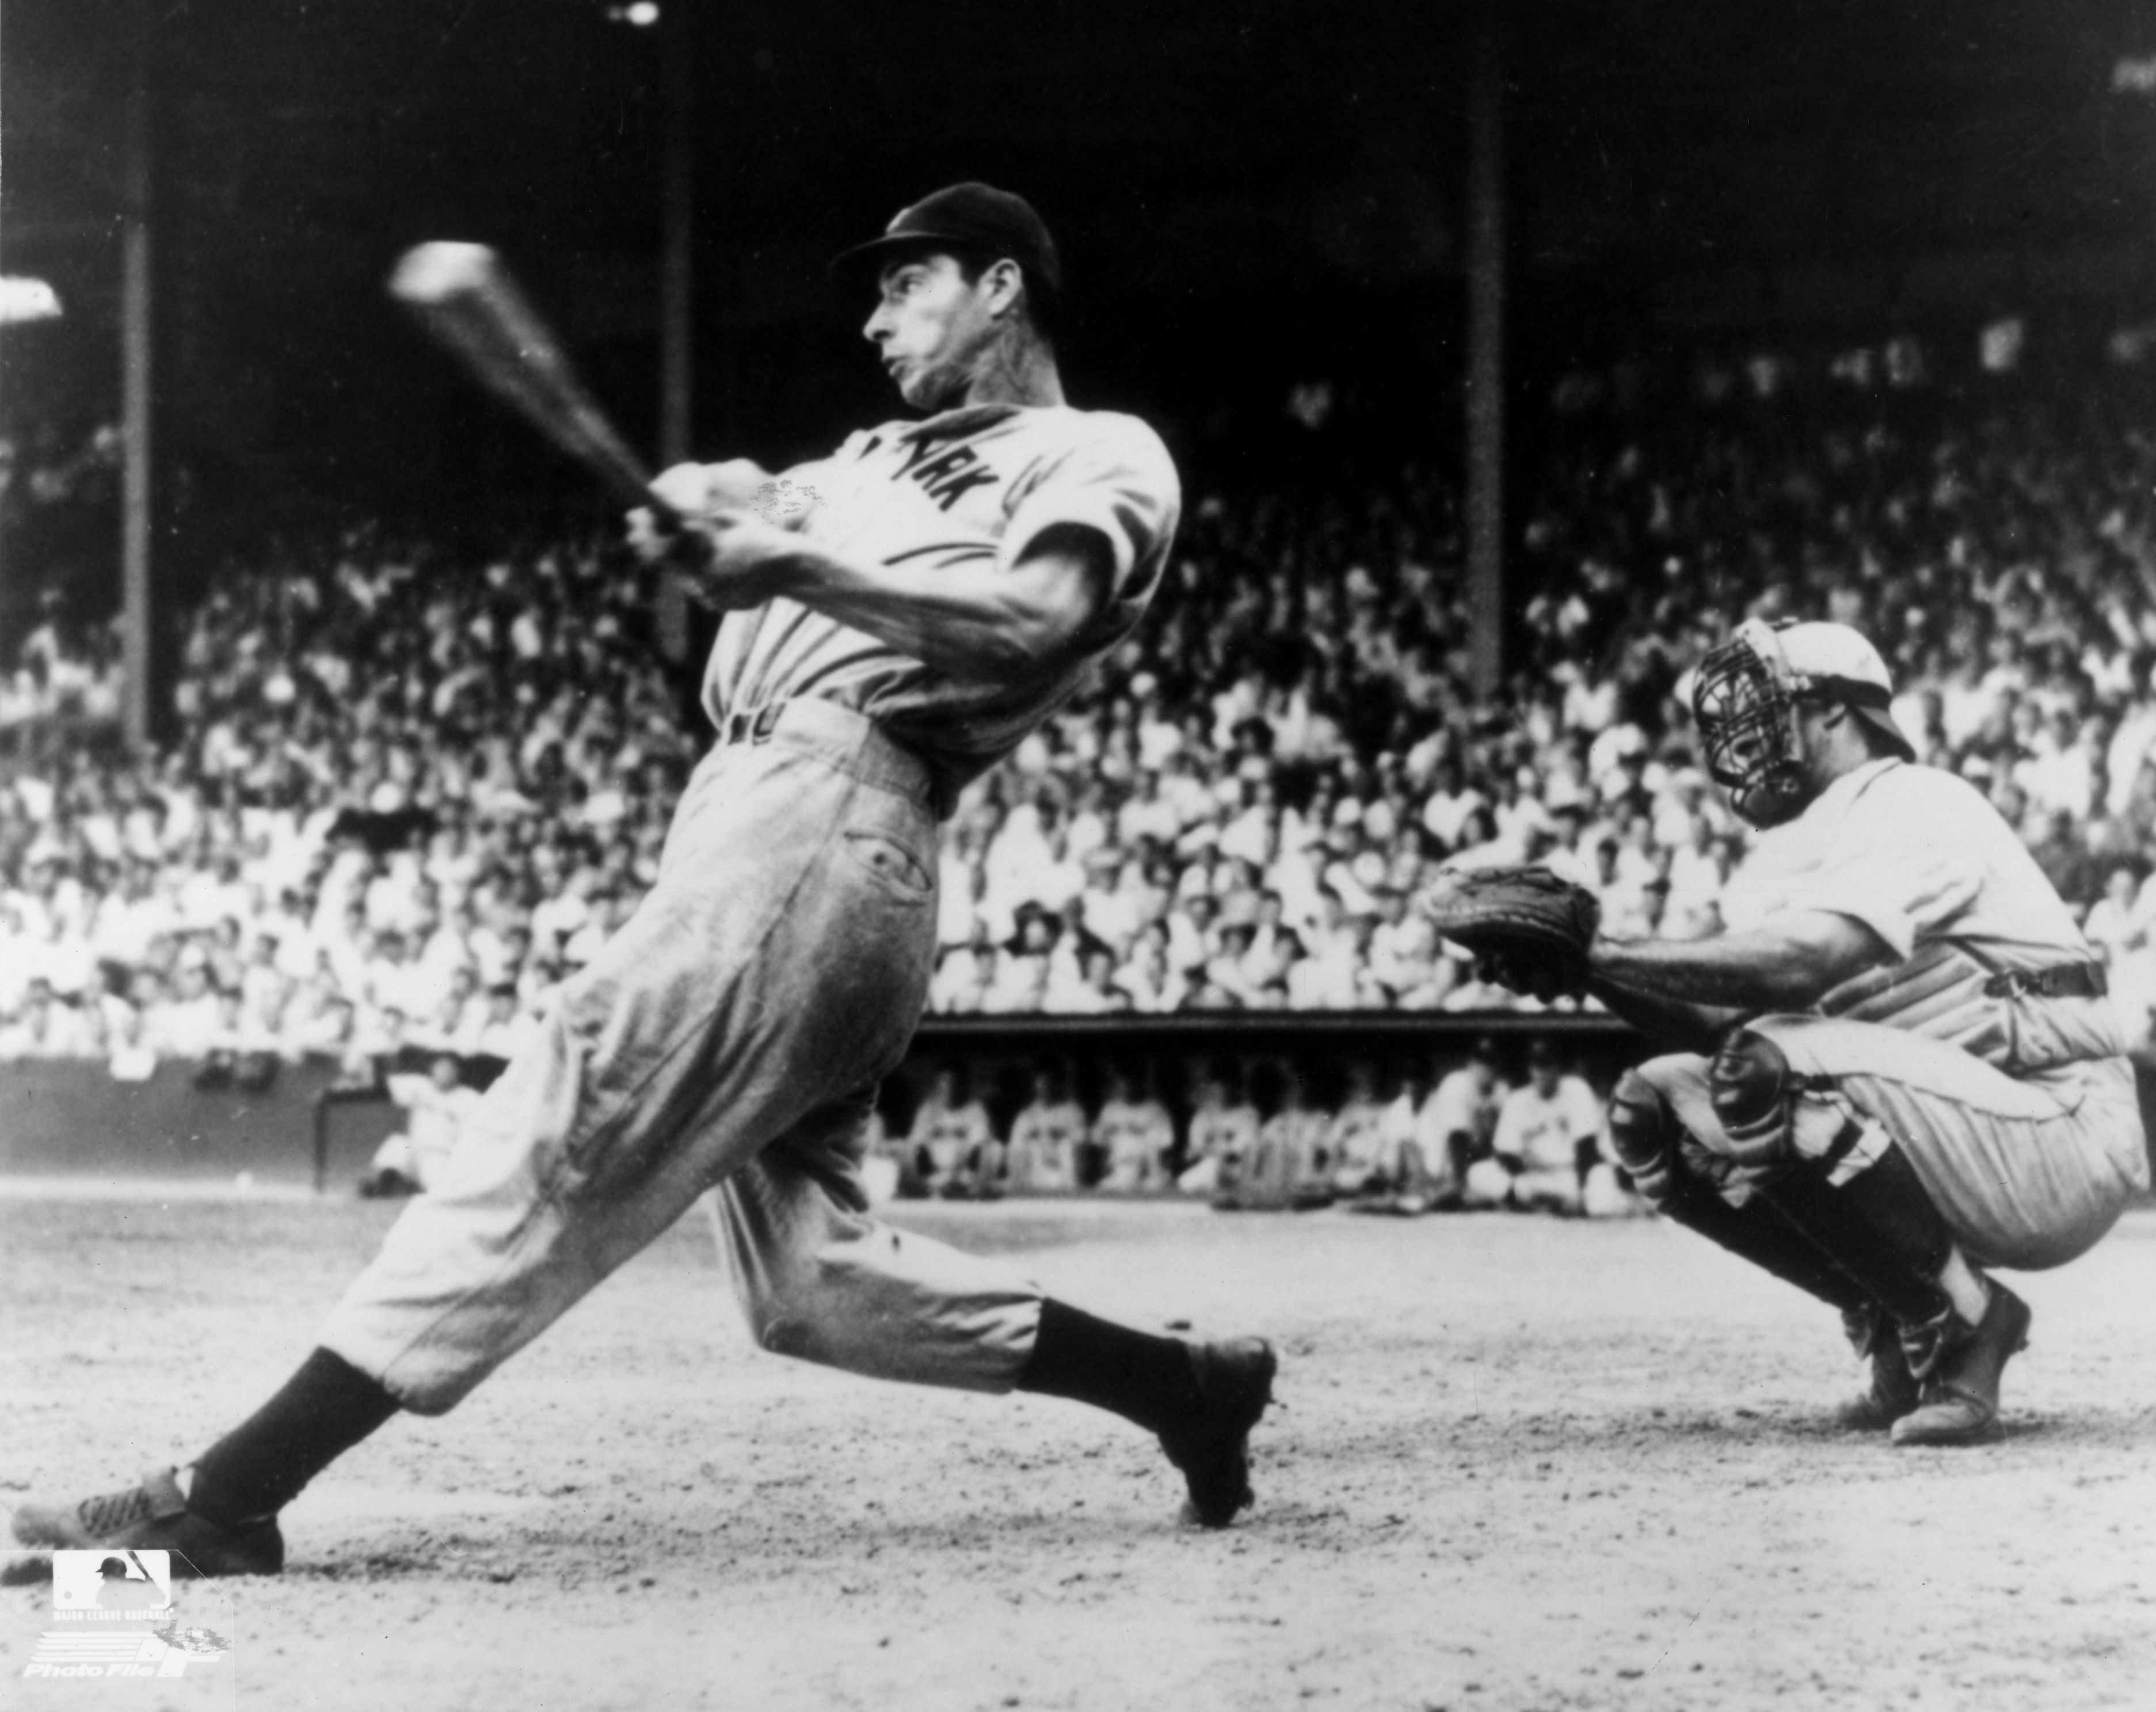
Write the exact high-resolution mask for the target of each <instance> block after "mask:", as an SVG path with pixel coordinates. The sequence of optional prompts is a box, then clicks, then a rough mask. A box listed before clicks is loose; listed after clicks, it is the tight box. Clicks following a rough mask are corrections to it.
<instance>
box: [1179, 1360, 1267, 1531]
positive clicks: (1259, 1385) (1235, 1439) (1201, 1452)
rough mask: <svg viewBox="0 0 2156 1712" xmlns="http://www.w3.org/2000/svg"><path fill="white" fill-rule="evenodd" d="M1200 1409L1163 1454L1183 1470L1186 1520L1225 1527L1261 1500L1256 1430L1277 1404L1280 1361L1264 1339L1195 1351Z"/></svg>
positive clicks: (1192, 1362) (1193, 1366)
mask: <svg viewBox="0 0 2156 1712" xmlns="http://www.w3.org/2000/svg"><path fill="white" fill-rule="evenodd" d="M1189 1347H1190V1372H1191V1377H1192V1378H1193V1380H1195V1381H1196V1383H1197V1388H1198V1405H1197V1407H1196V1409H1195V1410H1194V1411H1193V1417H1192V1419H1191V1420H1190V1421H1189V1422H1188V1423H1187V1424H1186V1425H1184V1426H1183V1427H1178V1428H1177V1429H1176V1430H1174V1431H1173V1432H1163V1434H1161V1436H1160V1447H1161V1448H1162V1449H1163V1451H1165V1452H1168V1461H1169V1462H1171V1463H1174V1464H1175V1466H1176V1467H1177V1468H1180V1469H1181V1470H1182V1471H1183V1483H1184V1485H1185V1486H1186V1487H1187V1488H1188V1491H1189V1497H1188V1499H1185V1501H1184V1503H1183V1520H1184V1521H1186V1522H1191V1523H1194V1524H1197V1525H1198V1526H1199V1527H1201V1528H1224V1527H1226V1526H1227V1525H1228V1524H1229V1523H1231V1522H1233V1521H1234V1520H1235V1515H1236V1513H1237V1512H1238V1511H1239V1510H1242V1509H1247V1508H1248V1507H1249V1506H1250V1504H1252V1503H1253V1502H1254V1501H1255V1499H1254V1494H1252V1493H1251V1491H1250V1429H1251V1428H1252V1427H1255V1426H1256V1425H1257V1424H1258V1417H1259V1416H1261V1415H1263V1414H1264V1413H1265V1406H1266V1405H1267V1404H1269V1403H1270V1402H1271V1401H1272V1400H1273V1375H1275V1374H1276V1373H1277V1372H1278V1371H1279V1370H1280V1358H1279V1357H1278V1356H1277V1355H1274V1353H1273V1346H1272V1345H1271V1344H1269V1343H1267V1342H1266V1341H1265V1339H1263V1338H1235V1339H1229V1340H1228V1341H1227V1342H1224V1343H1218V1344H1191V1345H1190V1346H1189Z"/></svg>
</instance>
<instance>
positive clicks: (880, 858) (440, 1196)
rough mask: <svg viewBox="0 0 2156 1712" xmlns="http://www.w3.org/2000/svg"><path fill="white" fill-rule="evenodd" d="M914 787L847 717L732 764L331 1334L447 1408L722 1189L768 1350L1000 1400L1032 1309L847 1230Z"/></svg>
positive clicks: (893, 1007) (915, 1001) (402, 1387)
mask: <svg viewBox="0 0 2156 1712" xmlns="http://www.w3.org/2000/svg"><path fill="white" fill-rule="evenodd" d="M935 875H936V821H935V815H934V813H933V811H932V806H931V794H930V784H929V780H928V776H927V771H926V769H924V768H923V767H922V766H921V763H920V762H919V761H918V760H917V759H916V758H914V757H912V756H911V755H910V754H908V753H906V751H905V750H904V749H902V748H900V747H898V746H897V745H896V744H895V743H891V741H890V740H889V739H888V738H885V737H884V736H883V735H882V734H881V733H880V732H879V731H877V729H876V728H875V726H874V725H872V724H871V723H870V722H869V721H867V720H866V719H864V718H862V717H860V716H859V715H857V714H855V713H852V712H849V711H848V710H846V709H844V708H841V707H838V706H836V705H835V704H833V703H829V702H815V701H808V702H791V703H788V705H787V706H786V707H784V708H783V709H782V710H780V712H779V715H778V718H777V720H776V722H775V723H773V725H772V727H771V728H770V729H769V731H768V733H767V734H766V735H764V736H762V737H761V738H758V739H757V740H755V741H748V742H736V743H725V744H721V746H720V747H718V748H715V749H713V750H712V751H711V753H710V754H709V755H708V756H706V758H705V759H704V761H703V763H702V764H701V766H699V767H698V768H697V769H696V774H695V776H694V778H693V779H691V781H690V786H689V789H688V791H687V793H686V794H685V795H684V796H683V798H682V799H681V802H680V806H679V808H678V809H677V810H675V817H674V824H673V825H672V827H671V829H670V831H669V834H668V837H667V843H666V852H665V858H664V860H663V861H662V863H661V867H660V877H659V880H658V883H657V884H656V885H655V886H654V887H653V889H652V891H651V892H650V893H649V896H647V897H645V898H644V902H643V903H642V904H641V905H640V906H639V908H638V909H637V912H636V913H635V915H634V917H633V918H631V919H630V920H629V923H627V924H626V925H625V926H624V927H623V928H622V929H621V930H620V932H619V933H616V934H615V935H614V937H613V938H612V939H611V940H609V941H608V943H607V944H606V946H605V947H604V948H603V949H602V950H601V951H600V953H599V954H598V957H597V958H595V959H593V961H592V962H591V963H590V964H588V965H587V966H586V967H585V968H584V969H583V971H582V972H581V973H580V974H577V975H576V976H575V977H574V978H573V979H572V980H570V981H569V982H568V983H567V985H565V986H564V987H563V988H562V992H561V995H560V996H559V998H558V1000H557V1002H556V1004H555V1005H554V1008H553V1010H552V1014H551V1015H550V1016H549V1017H548V1019H547V1023H546V1025H545V1026H544V1028H543V1029H542V1031H541V1032H540V1034H539V1036H538V1038H537V1039H536V1041H534V1042H533V1043H532V1044H531V1046H529V1047H528V1048H527V1049H526V1051H523V1052H522V1053H521V1054H519V1055H518V1057H516V1059H514V1060H513V1061H512V1062H511V1064H510V1066H509V1067H508V1069H507V1070H506V1071H505V1072H503V1074H502V1076H501V1078H500V1081H498V1082H496V1083H495V1085H494V1087H492V1088H491V1089H490V1090H489V1091H488V1092H487V1094H486V1097H485V1099H484V1100H483V1101H482V1102H481V1103H480V1105H479V1107H478V1108H476V1109H475V1112H474V1113H473V1114H472V1116H471V1118H470V1122H469V1124H468V1126H467V1128H466V1131H465V1135H464V1137H463V1138H462V1139H461V1140H460V1141H459V1144H458V1147H457V1149H456V1150H455V1152H454V1154H452V1155H451V1156H450V1158H449V1160H448V1161H447V1162H446V1163H445V1164H444V1169H443V1170H442V1173H441V1175H440V1179H439V1181H438V1182H436V1183H434V1184H432V1185H429V1189H428V1191H427V1193H426V1194H424V1195H421V1196H420V1197H419V1198H418V1200H414V1201H413V1203H412V1205H411V1206H409V1207H408V1208H407V1209H406V1211H405V1212H404V1214H403V1217H401V1218H400V1219H399V1220H398V1221H397V1223H396V1224H395V1225H394V1226H393V1227H392V1228H391V1230H390V1231H389V1233H388V1237H387V1238H386V1239H385V1240H384V1242H383V1243H382V1252H381V1253H380V1254H379V1255H377V1257H376V1258H375V1260H374V1261H373V1262H372V1264H371V1265H369V1266H368V1267H367V1269H366V1270H365V1271H364V1272H362V1273H361V1274H360V1275H359V1277H358V1278H357V1279H356V1280H354V1281H353V1283H352V1286H351V1288H349V1289H347V1290H346V1293H345V1295H344V1298H343V1300H342V1301H341V1302H340V1303H338V1304H337V1306H336V1308H335V1309H333V1310H332V1311H331V1314H330V1317H329V1321H328V1324H326V1326H325V1327H324V1329H323V1331H322V1334H321V1342H322V1343H323V1344H324V1345H326V1347H327V1348H329V1349H331V1350H334V1351H335V1352H336V1354H338V1355H341V1356H343V1357H344V1358H345V1360H347V1361H350V1362H351V1363H352V1365H354V1366H356V1367H357V1368H359V1369H360V1370H362V1372H365V1373H368V1374H371V1375H373V1376H374V1377H375V1378H377V1380H380V1381H381V1382H382V1385H383V1386H385V1387H386V1388H387V1389H388V1391H389V1392H390V1393H391V1395H393V1396H395V1397H396V1398H397V1400H398V1401H399V1402H401V1403H402V1404H403V1405H404V1406H406V1407H407V1408H408V1409H411V1410H413V1411H415V1412H418V1413H420V1414H434V1413H439V1412H440V1411H443V1410H445V1409H448V1408H449V1407H450V1406H453V1405H454V1404H455V1403H456V1402H457V1401H459V1399H460V1398H461V1397H463V1396H464V1395H465V1393H466V1392H467V1391H470V1390H471V1388H472V1387H473V1386H475V1385H477V1384H478V1383H479V1382H480V1380H482V1379H484V1378H485V1376H486V1375H488V1374H489V1373H490V1372H492V1371H493V1370H494V1369H495V1367H496V1366H497V1365H500V1363H501V1362H502V1361H504V1360H506V1359H507V1358H508V1357H509V1356H510V1355H512V1354H514V1353H515V1352H516V1350H519V1349H521V1347H522V1346H523V1345H524V1344H526V1343H529V1342H530V1341H531V1339H533V1338H535V1337H536V1336H537V1335H538V1334H540V1333H541V1332H542V1331H544V1330H545V1329H547V1327H548V1326H549V1325H551V1324H553V1322H554V1321H555V1320H556V1319H557V1318H559V1317H560V1316H561V1315H562V1314H563V1313H564V1312H566V1311H567V1309H568V1308H570V1307H571V1306H572V1304H573V1303H575V1302H577V1300H578V1298H581V1297H582V1296H583V1294H584V1293H586V1292H587V1291H588V1290H589V1289H591V1288H592V1287H593V1285H595V1284H597V1283H598V1282H599V1280H600V1279H602V1278H605V1277H606V1276H607V1274H608V1273H609V1272H612V1271H613V1269H614V1268H615V1267H618V1266H619V1265H621V1263H622V1262H624V1261H625V1260H627V1259H628V1258H629V1257H630V1256H631V1255H633V1254H634V1253H635V1252H637V1251H638V1250H639V1249H640V1248H642V1247H644V1245H645V1244H647V1243H649V1242H651V1241H652V1239H653V1238H654V1237H655V1236H659V1235H660V1233H661V1232H662V1231H665V1230H666V1228H667V1227H668V1226H670V1225H672V1224H673V1223H674V1221H675V1220H676V1219H678V1218H679V1217H680V1216H681V1214H682V1213H683V1212H684V1211H686V1209H687V1208H688V1207H689V1206H690V1203H691V1202H693V1201H694V1200H696V1198H697V1197H698V1196H699V1195H704V1194H706V1192H707V1191H709V1192H710V1194H711V1213H712V1219H713V1223H714V1225H715V1226H716V1230H717V1231H718V1235H719V1239H720V1244H721V1247H722V1248H723V1249H724V1251H725V1253H726V1260H727V1262H728V1266H729V1269H730V1271H731V1273H732V1277H733V1281H734V1283H735V1285H736V1287H737V1290H738V1292H739V1294H740V1297H741V1299H742V1304H743V1306H744V1308H745V1309H746V1310H747V1315H748V1319H749V1322H750V1325H751V1327H752V1329H753V1331H754V1332H755V1334H756V1335H757V1338H758V1339H759V1340H760V1341H761V1342H762V1344H763V1345H764V1346H765V1347H766V1348H767V1349H770V1350H778V1351H781V1352H783V1353H784V1354H787V1355H798V1356H802V1357H804V1358H806V1359H808V1360H814V1361H821V1362H825V1363H828V1364H829V1365H833V1366H837V1367H844V1368H849V1369H851V1370H854V1371H855V1372H858V1373H866V1374H872V1375H877V1376H880V1377H883V1378H887V1379H903V1380H916V1381H918V1382H921V1383H925V1384H931V1385H944V1386H962V1387H965V1388H968V1389H973V1390H978V1391H1003V1390H1008V1389H1009V1387H1010V1386H1011V1385H1012V1383H1013V1382H1014V1380H1015V1379H1016V1377H1017V1375H1018V1373H1019V1369H1020V1368H1021V1367H1022V1366H1023V1365H1024V1363H1025V1360H1026V1359H1027V1357H1028V1356H1029V1355H1030V1353H1031V1351H1032V1348H1033V1339H1034V1331H1035V1329H1036V1327H1037V1325H1038V1324H1039V1308H1040V1293H1039V1290H1038V1289H1037V1288H1035V1287H1034V1285H1033V1284H1031V1283H1029V1282H1028V1281H1027V1280H1026V1279H1025V1278H1024V1277H1023V1276H1021V1275H1020V1274H1019V1273H1018V1272H1015V1271H1014V1270H1012V1269H1011V1268H1009V1267H1007V1266H1004V1265H1003V1264H1001V1263H998V1262H988V1261H984V1260H978V1259H975V1258H973V1257H971V1256H968V1255H962V1254H960V1253H958V1252H956V1251H954V1250H952V1249H950V1248H947V1247H944V1246H942V1244H940V1243H936V1242H928V1241H927V1240H925V1239H923V1238H921V1237H919V1236H912V1235H911V1234H908V1233H902V1232H900V1231H894V1230H892V1229H891V1228H890V1227H889V1226H884V1225H881V1224H879V1223H877V1222H876V1221H874V1220H872V1219H870V1218H869V1217H867V1216H865V1207H866V1205H867V1200H866V1197H865V1195H863V1193H862V1191H861V1186H860V1180H859V1176H858V1171H857V1167H858V1165H859V1163H860V1161H859V1154H858V1152H857V1143H856V1134H857V1130H858V1127H859V1123H860V1118H862V1116H863V1115H864V1114H865V1112H866V1109H867V1107H868V1103H869V1102H870V1099H871V1098H873V1096H874V1092H875V1085H876V1082H877V1081H878V1080H879V1079H880V1077H882V1076H883V1075H884V1074H885V1072H888V1071H889V1070H890V1069H891V1067H893V1066H894V1065H896V1062H898V1060H899V1058H900V1057H901V1055H902V1054H903V1053H904V1051H905V1049H906V1041H908V1039H909V1038H910V1037H911V1034H912V1032H913V1027H914V1024H915V1022H916V1020H917V1019H918V1017H919V1016H920V1014H921V1004H922V1001H923V999H924V997H925V996H926V994H927V985H928V976H929V971H930V965H931V962H932V958H933V955H934V950H935V924H936V879H935Z"/></svg>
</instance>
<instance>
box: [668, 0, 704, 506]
mask: <svg viewBox="0 0 2156 1712" xmlns="http://www.w3.org/2000/svg"><path fill="white" fill-rule="evenodd" d="M695 13H696V0H665V5H664V7H663V8H662V9H661V11H660V43H659V47H660V59H662V60H663V61H664V64H665V80H666V167H665V173H666V179H665V235H664V237H663V239H661V242H660V262H659V364H660V411H659V449H660V462H661V463H662V464H679V463H680V462H682V461H684V460H685V459H687V458H688V457H689V456H690V448H691V447H692V446H693V445H694V444H695V441H696V432H695V419H694V407H693V402H692V398H693V394H692V392H691V388H690V371H691V365H692V363H693V361H694V355H695V353H694V339H695V333H696V305H695V302H694V296H693V294H694V292H695V290H696V272H695V246H696V16H695Z"/></svg>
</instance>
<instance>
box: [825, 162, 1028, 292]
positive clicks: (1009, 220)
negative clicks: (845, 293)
mask: <svg viewBox="0 0 2156 1712" xmlns="http://www.w3.org/2000/svg"><path fill="white" fill-rule="evenodd" d="M938 244H952V245H955V246H957V248H959V249H965V250H970V251H974V252H977V253H978V254H983V255H986V256H988V257H989V258H991V259H992V260H999V259H1001V258H1002V257H1004V256H1009V258H1010V259H1011V260H1013V261H1014V262H1016V263H1017V264H1018V265H1019V266H1020V267H1021V268H1023V269H1024V270H1025V277H1026V283H1027V284H1028V285H1033V286H1035V287H1038V288H1039V289H1040V290H1042V291H1043V293H1044V294H1045V296H1049V297H1051V298H1052V297H1055V296H1058V295H1059V294H1060V292H1061V291H1062V290H1063V265H1062V263H1061V262H1060V260H1058V258H1057V256H1056V254H1055V239H1053V238H1051V237H1050V236H1049V234H1048V228H1047V226H1046V225H1045V224H1043V223H1042V220H1041V218H1040V216H1039V214H1037V213H1034V211H1033V204H1032V203H1029V202H1028V201H1027V200H1026V199H1025V198H1024V197H1022V196H1014V195H1013V194H1011V193H1010V192H1009V191H1008V190H998V189H997V188H995V187H994V186H993V185H989V184H982V183H977V182H974V181H971V180H969V181H968V182H967V183H963V184H952V185H947V186H945V187H944V188H942V189H941V190H938V191H934V192H932V193H930V194H928V195H927V196H924V197H922V198H921V200H920V201H919V202H916V203H914V204H913V205H912V206H911V207H910V208H901V209H900V210H899V211H898V212H897V213H896V214H894V215H892V216H891V224H889V225H887V226H885V228H884V229H883V235H882V236H881V237H880V238H871V239H870V240H869V241H868V242H867V243H865V244H855V246H854V247H853V248H852V249H849V250H846V251H844V252H843V253H842V254H839V256H838V257H837V258H836V259H835V260H834V261H833V262H832V264H831V271H832V272H833V273H834V275H838V276H839V277H840V278H842V279H851V278H855V277H858V276H859V275H861V274H862V273H865V272H866V271H868V270H870V269H871V268H874V267H880V266H881V265H882V264H883V263H884V262H885V260H888V259H889V258H890V257H891V255H892V254H895V253H896V252H898V251H901V250H906V249H923V248H934V247H935V246H937V245H938Z"/></svg>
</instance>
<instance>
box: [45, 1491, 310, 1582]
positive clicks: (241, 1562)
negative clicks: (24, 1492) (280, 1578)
mask: <svg viewBox="0 0 2156 1712" xmlns="http://www.w3.org/2000/svg"><path fill="white" fill-rule="evenodd" d="M14 1528H15V1538H16V1540H18V1542H19V1543H20V1544H22V1545H29V1546H37V1547H41V1548H43V1549H44V1550H67V1551H94V1550H101V1549H103V1548H104V1547H106V1546H111V1547H114V1548H115V1549H119V1550H128V1549H132V1550H137V1551H141V1550H151V1551H169V1552H171V1553H172V1574H173V1575H174V1576H178V1577H181V1578H182V1579H186V1580H193V1579H195V1578H198V1577H200V1576H274V1575H275V1574H276V1573H277V1572H278V1571H280V1570H281V1569H283V1568H284V1567H285V1536H284V1535H282V1534H281V1533H280V1532H279V1531H278V1529H277V1519H276V1518H275V1516H272V1517H270V1518H269V1519H267V1520H265V1521H260V1522H256V1523H254V1524H252V1525H250V1526H248V1527H244V1528H222V1527H219V1526H218V1524H216V1523H214V1522H212V1521H208V1520H207V1519H204V1518H203V1517H201V1516H198V1515H197V1514H195V1513H194V1512H193V1510H191V1509H188V1508H187V1499H185V1498H184V1497H182V1495H181V1493H180V1484H179V1480H178V1478H177V1475H176V1473H175V1472H174V1471H173V1470H172V1469H170V1468H152V1469H151V1470H150V1472H149V1473H146V1474H145V1475H144V1476H143V1477H142V1478H141V1481H140V1482H139V1483H136V1485H133V1486H131V1487H129V1488H127V1489H126V1491H124V1492H110V1493H105V1494H102V1495H100V1496H99V1497H96V1498H85V1499H80V1500H79V1501H77V1502H74V1503H72V1504H69V1503H60V1504H37V1503H31V1504H23V1505H22V1506H20V1507H19V1508H18V1509H17V1510H16V1512H15V1516H14ZM47 1568H48V1572H49V1563H48V1565H47Z"/></svg>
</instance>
